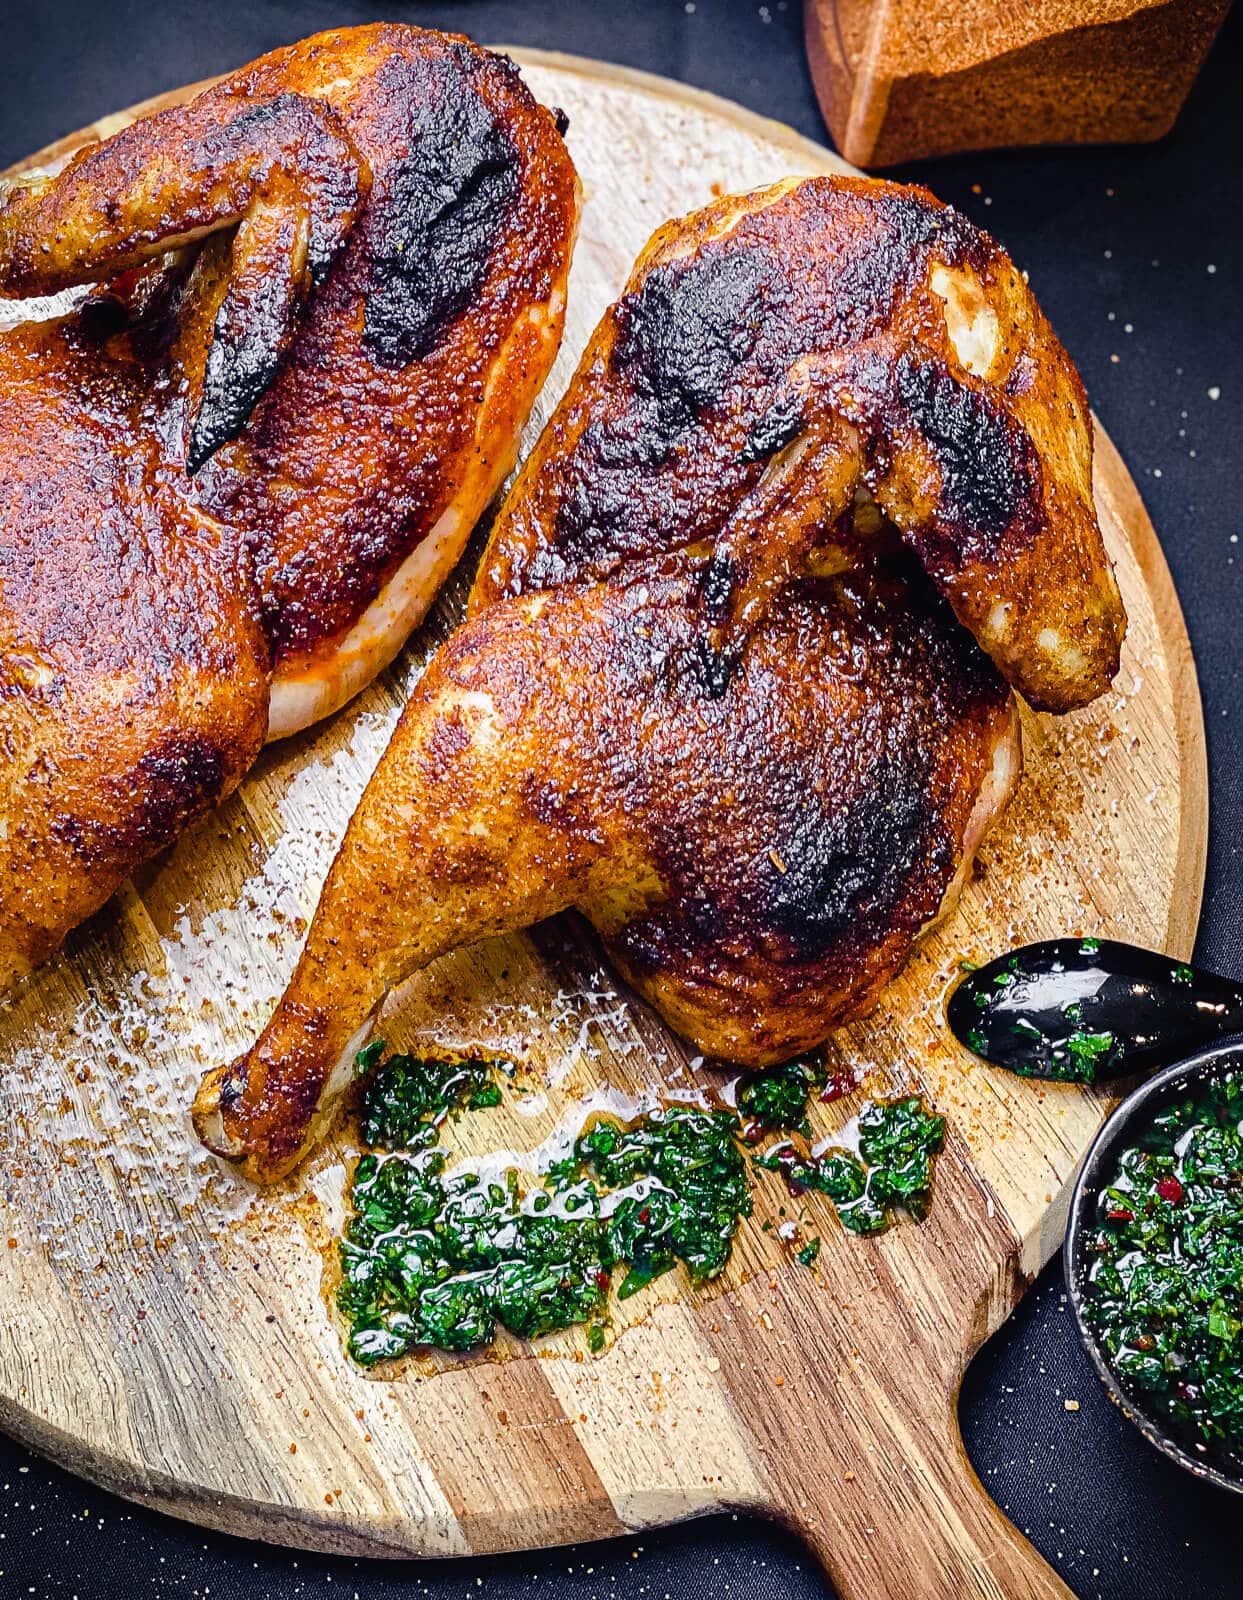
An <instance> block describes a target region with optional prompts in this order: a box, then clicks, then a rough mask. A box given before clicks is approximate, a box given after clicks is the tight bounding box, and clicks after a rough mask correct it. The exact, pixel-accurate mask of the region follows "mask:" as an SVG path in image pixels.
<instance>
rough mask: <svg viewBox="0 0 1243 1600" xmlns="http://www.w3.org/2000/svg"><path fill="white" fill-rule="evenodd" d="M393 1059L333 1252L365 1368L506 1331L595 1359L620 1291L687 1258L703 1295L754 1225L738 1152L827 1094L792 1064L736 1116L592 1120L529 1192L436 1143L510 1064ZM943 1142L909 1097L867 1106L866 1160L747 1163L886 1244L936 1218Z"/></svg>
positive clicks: (810, 1065)
mask: <svg viewBox="0 0 1243 1600" xmlns="http://www.w3.org/2000/svg"><path fill="white" fill-rule="evenodd" d="M382 1054H383V1046H382V1045H380V1046H376V1045H371V1046H368V1048H367V1050H366V1051H364V1052H363V1053H362V1054H361V1055H360V1057H359V1062H358V1065H359V1071H360V1072H362V1073H368V1074H370V1076H369V1081H368V1083H367V1085H366V1088H365V1091H364V1095H363V1105H362V1115H361V1131H362V1135H363V1139H364V1141H365V1142H366V1144H367V1145H369V1146H370V1147H371V1149H370V1151H369V1152H368V1153H367V1154H365V1155H363V1156H362V1157H361V1158H360V1159H359V1162H358V1165H357V1168H356V1169H355V1173H354V1177H353V1181H352V1184H351V1188H350V1196H349V1198H350V1202H351V1215H350V1218H349V1221H348V1223H347V1225H346V1229H345V1236H344V1238H343V1239H342V1240H341V1241H340V1245H339V1250H340V1265H341V1275H340V1282H339V1285H338V1290H337V1303H338V1305H339V1307H340V1310H341V1312H342V1314H343V1316H344V1317H345V1320H346V1323H347V1325H348V1328H349V1333H348V1348H349V1353H350V1355H351V1356H352V1357H353V1358H354V1359H355V1360H356V1361H358V1362H360V1363H361V1364H363V1365H364V1366H370V1365H374V1364H375V1363H376V1362H379V1361H384V1360H389V1359H391V1358H393V1357H395V1356H399V1355H402V1354H404V1353H405V1352H406V1351H408V1350H411V1349H414V1348H416V1347H421V1346H439V1347H440V1348H442V1349H446V1350H470V1349H474V1348H476V1347H478V1346H480V1345H485V1344H487V1343H489V1342H490V1341H491V1339H492V1338H493V1337H494V1334H495V1331H496V1329H497V1327H498V1326H500V1327H505V1328H508V1329H509V1330H510V1331H511V1332H512V1333H514V1334H517V1335H518V1336H519V1337H521V1338H533V1337H535V1336H537V1335H539V1334H543V1333H550V1332H552V1331H554V1330H556V1329H560V1328H566V1327H570V1326H571V1325H573V1324H584V1325H585V1326H586V1333H587V1342H588V1345H589V1347H590V1348H591V1349H593V1350H597V1349H600V1348H601V1347H602V1346H603V1344H604V1342H605V1339H606V1336H607V1335H606V1329H607V1326H608V1301H609V1291H610V1289H611V1288H613V1287H614V1284H616V1287H617V1294H618V1298H619V1299H625V1298H627V1297H628V1296H630V1295H632V1294H634V1293H636V1292H637V1291H638V1290H640V1289H642V1288H643V1287H644V1286H645V1285H646V1284H649V1283H651V1282H652V1281H653V1279H655V1278H658V1277H660V1276H662V1275H663V1274H664V1273H666V1272H669V1271H671V1270H673V1268H674V1267H675V1266H676V1265H677V1264H678V1262H681V1263H683V1264H684V1266H685V1267H686V1270H687V1272H688V1274H689V1276H690V1278H691V1281H692V1282H694V1283H703V1282H706V1281H708V1280H709V1279H712V1278H715V1277H718V1276H719V1275H720V1274H721V1273H722V1272H723V1271H724V1270H725V1267H726V1264H727V1263H728V1261H729V1258H730V1253H731V1250H732V1248H733V1242H734V1237H735V1235H736V1234H737V1231H738V1228H739V1226H740V1225H741V1223H742V1220H743V1218H744V1217H747V1216H750V1214H751V1205H752V1201H751V1187H750V1179H749V1176H748V1162H747V1159H746V1157H745V1156H744V1154H743V1151H742V1148H741V1145H740V1141H742V1140H744V1139H745V1140H747V1141H749V1142H754V1141H755V1139H756V1138H758V1137H761V1136H762V1134H763V1133H764V1132H770V1131H774V1130H782V1129H791V1130H796V1131H801V1132H804V1133H805V1132H806V1131H807V1130H808V1122H807V1103H808V1099H809V1097H810V1096H811V1095H812V1094H813V1093H815V1092H817V1091H819V1090H821V1089H823V1088H824V1086H825V1083H826V1074H825V1073H824V1071H823V1069H821V1068H820V1067H818V1066H817V1064H816V1063H814V1062H806V1061H800V1062H790V1063H786V1064H785V1065H784V1066H781V1067H776V1068H772V1069H769V1071H767V1072H764V1073H753V1074H749V1075H748V1076H747V1077H746V1078H745V1079H743V1080H742V1081H741V1084H740V1086H739V1089H738V1091H737V1101H736V1103H737V1110H736V1111H735V1110H733V1109H730V1108H728V1107H721V1108H719V1109H703V1108H701V1107H698V1106H691V1105H682V1104H673V1105H668V1106H665V1107H663V1108H660V1109H658V1110H655V1111H652V1112H650V1113H648V1114H647V1115H646V1116H642V1117H639V1118H637V1119H636V1120H634V1121H632V1122H623V1121H621V1120H619V1119H617V1118H615V1117H611V1116H598V1117H596V1118H595V1119H594V1120H593V1121H592V1122H591V1123H590V1125H589V1126H588V1127H587V1128H586V1129H585V1130H584V1132H583V1133H582V1134H581V1135H580V1136H579V1138H578V1139H577V1140H576V1142H575V1144H574V1148H573V1150H572V1152H571V1153H570V1155H568V1156H567V1157H566V1158H565V1159H564V1160H562V1161H560V1162H558V1163H556V1164H555V1165H554V1166H553V1167H552V1168H550V1170H549V1171H548V1172H547V1173H546V1174H545V1175H544V1177H543V1178H542V1179H536V1180H533V1181H532V1182H531V1183H530V1184H529V1186H527V1187H524V1186H523V1184H522V1182H521V1181H520V1179H519V1175H518V1173H517V1172H514V1171H509V1172H506V1173H505V1174H504V1175H503V1177H502V1178H500V1179H499V1180H497V1179H484V1178H482V1177H480V1176H479V1175H478V1174H477V1173H474V1172H470V1171H461V1172H452V1171H450V1170H448V1157H447V1155H446V1153H445V1152H444V1150H443V1149H441V1148H440V1147H439V1140H440V1134H441V1131H442V1130H443V1128H444V1126H445V1124H446V1122H447V1121H448V1120H449V1119H450V1118H451V1117H453V1116H456V1115H457V1114H459V1113H460V1112H462V1111H465V1110H474V1109H478V1108H480V1107H484V1106H492V1105H496V1104H497V1103H498V1102H499V1100H500V1097H501V1091H500V1088H499V1085H498V1084H497V1083H496V1072H497V1070H498V1069H502V1070H503V1069H504V1067H505V1064H504V1063H497V1062H488V1061H474V1060H465V1061H441V1060H420V1059H417V1058H414V1057H411V1056H403V1055H395V1056H390V1057H389V1058H388V1059H387V1060H386V1061H384V1062H383V1063H382V1064H381V1057H382ZM944 1131H945V1123H944V1119H943V1118H941V1117H933V1116H931V1115H930V1114H929V1113H928V1112H927V1110H926V1109H925V1108H924V1106H923V1102H922V1101H921V1100H920V1098H919V1097H918V1096H907V1097H905V1098H903V1099H900V1100H894V1101H889V1102H886V1101H874V1102H869V1103H868V1105H866V1106H865V1107H864V1109H863V1111H862V1112H861V1113H860V1116H859V1118H858V1145H859V1155H858V1156H856V1155H854V1154H853V1153H851V1152H848V1151H845V1150H841V1151H826V1152H824V1153H822V1154H821V1155H819V1156H817V1157H807V1158H799V1157H797V1156H796V1155H795V1154H794V1153H793V1147H792V1146H790V1145H788V1144H786V1145H782V1146H779V1147H778V1148H777V1150H775V1151H773V1152H771V1153H770V1155H768V1156H759V1157H754V1158H753V1159H754V1161H755V1162H756V1163H757V1164H758V1165H760V1166H764V1167H771V1168H773V1169H774V1170H777V1171H780V1172H782V1173H784V1174H785V1176H786V1178H787V1181H788V1182H790V1183H791V1186H792V1188H793V1187H794V1185H795V1184H796V1183H797V1185H798V1187H799V1188H800V1189H818V1190H821V1191H823V1192H824V1193H826V1194H829V1195H830V1197H831V1198H832V1199H833V1200H834V1203H835V1205H836V1206H837V1208H838V1214H839V1216H840V1217H841V1219H842V1222H843V1224H844V1225H845V1226H846V1227H847V1228H848V1229H849V1230H850V1231H852V1232H855V1233H875V1232H879V1231H880V1230H881V1229H882V1228H884V1227H886V1226H888V1224H889V1222H890V1221H891V1220H892V1211H893V1208H895V1207H899V1206H900V1207H902V1208H904V1209H905V1210H907V1211H908V1212H909V1213H910V1214H911V1215H912V1216H913V1217H916V1218H919V1217H922V1216H923V1214H924V1213H925V1212H926V1210H927V1205H928V1200H929V1196H930V1192H931V1182H932V1156H933V1154H934V1153H935V1151H936V1150H938V1149H939V1148H940V1145H941V1142H942V1140H943V1138H944ZM785 1151H790V1152H791V1155H790V1159H789V1161H788V1162H787V1159H786V1157H785V1155H784V1154H783V1152H785ZM796 1163H801V1164H798V1165H797V1168H796V1169H795V1164H796ZM819 1250H820V1241H819V1239H818V1238H817V1239H814V1240H812V1241H811V1242H810V1243H809V1244H807V1245H806V1246H805V1247H804V1248H803V1249H802V1250H800V1251H799V1252H798V1259H799V1260H800V1261H802V1262H803V1264H804V1265H805V1266H808V1267H810V1266H812V1265H813V1263H814V1262H815V1260H816V1257H817V1254H818V1252H819Z"/></svg>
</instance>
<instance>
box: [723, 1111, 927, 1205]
mask: <svg viewBox="0 0 1243 1600" xmlns="http://www.w3.org/2000/svg"><path fill="white" fill-rule="evenodd" d="M856 1128H857V1138H858V1153H857V1154H856V1153H855V1152H854V1151H853V1150H848V1149H846V1148H845V1147H844V1146H841V1145H828V1146H826V1147H825V1148H823V1149H821V1150H819V1151H817V1152H816V1153H815V1154H811V1155H807V1156H803V1155H800V1154H799V1152H798V1151H797V1150H796V1149H795V1147H794V1145H793V1144H791V1143H789V1142H788V1141H787V1142H785V1143H783V1144H778V1145H775V1146H774V1147H773V1149H771V1150H769V1151H767V1152H766V1153H765V1154H764V1155H762V1156H756V1157H755V1158H754V1159H755V1164H756V1166H759V1167H764V1168H765V1169H766V1170H767V1171H769V1172H779V1173H780V1174H781V1175H782V1177H784V1178H785V1180H786V1184H787V1186H788V1187H789V1190H790V1193H791V1194H796V1195H797V1194H803V1193H805V1192H806V1191H807V1190H809V1189H813V1190H818V1191H819V1192H820V1193H821V1194H826V1195H828V1197H829V1199H830V1200H832V1202H833V1205H834V1208H835V1209H836V1211H837V1215H838V1218H839V1219H840V1221H841V1224H842V1226H843V1227H844V1228H846V1229H847V1230H848V1231H849V1232H851V1233H883V1232H884V1230H885V1229H886V1228H888V1227H890V1226H892V1224H893V1222H894V1221H895V1212H897V1211H899V1210H901V1211H905V1212H906V1213H907V1214H908V1215H909V1216H911V1217H913V1218H914V1219H915V1220H916V1221H917V1222H918V1221H922V1220H923V1218H924V1217H925V1216H927V1214H928V1208H929V1206H930V1205H931V1203H932V1163H933V1158H934V1157H935V1156H936V1155H937V1154H938V1153H939V1152H940V1150H941V1148H942V1146H943V1145H944V1143H945V1118H944V1117H938V1116H934V1115H933V1114H932V1113H931V1112H930V1111H929V1110H928V1108H927V1106H926V1105H925V1104H924V1102H923V1098H922V1097H921V1096H920V1095H917V1094H916V1095H904V1096H901V1097H900V1098H898V1099H894V1100H869V1101H868V1102H867V1104H866V1105H865V1106H864V1107H863V1109H862V1111H860V1113H859V1117H858V1121H857V1124H856Z"/></svg>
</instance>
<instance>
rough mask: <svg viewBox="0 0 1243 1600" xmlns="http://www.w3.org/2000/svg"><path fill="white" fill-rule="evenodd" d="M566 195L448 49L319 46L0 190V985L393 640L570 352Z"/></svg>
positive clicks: (543, 124) (506, 69)
mask: <svg viewBox="0 0 1243 1600" xmlns="http://www.w3.org/2000/svg"><path fill="white" fill-rule="evenodd" d="M577 206H578V193H577V181H576V178H575V174H574V170H573V166H572V164H571V162H570V159H569V156H568V153H567V151H566V149H565V145H564V142H563V140H562V138H561V132H560V129H559V128H558V125H557V119H556V118H555V117H554V114H553V113H552V112H550V111H548V110H546V109H544V108H542V107H540V106H538V105H537V104H536V103H535V101H534V100H533V99H532V98H531V96H530V94H529V93H528V91H527V90H526V88H525V87H524V85H523V84H522V81H521V79H520V78H519V76H518V73H517V70H516V68H515V67H514V66H513V65H512V63H510V62H508V61H507V60H505V59H504V58H502V57H499V56H496V55H493V54H490V53H489V52H487V51H484V50H481V49H478V48H477V47H476V46H474V45H472V44H470V43H469V42H468V41H466V40H464V39H458V38H451V37H448V36H445V35H442V34H437V33H432V32H427V31H424V30H421V29H417V28H409V27H399V26H375V27H365V28H356V29H348V30H343V31H339V32H334V33H326V34H321V35H318V36H317V37H315V38H312V39H308V40H306V41H305V42H303V43H302V44H299V45H295V46H293V47H291V48H289V49H285V50H278V51H275V52H273V53H272V54H271V55H269V56H265V57H264V58H263V59H262V60H260V61H257V62H255V63H254V64H252V65H251V66H249V67H246V68H244V69H242V70H241V71H240V72H237V73H234V74H233V75H232V76H231V77H229V78H226V79H224V80H223V81H221V82H220V83H218V84H216V85H215V86H213V87H212V88H209V89H208V90H207V91H206V92H204V93H203V94H201V95H200V96H199V97H198V98H197V99H195V100H194V101H192V102H191V103H189V104H188V105H186V106H182V107H178V108H175V109H172V110H168V111H164V112H161V113H160V114H158V115H156V116H152V117H148V118H145V119H143V120H141V121H139V122H136V123H134V124H133V125H131V126H130V127H128V128H126V129H125V130H124V131H122V132H121V133H118V134H117V135H116V136H115V137H113V138H111V139H109V140H107V141H106V142H104V143H103V144H100V145H97V146H94V147H89V148H87V149H85V150H83V151H82V152H80V153H79V154H78V155H76V156H75V157H74V158H73V159H72V160H71V161H70V162H69V164H68V165H67V166H66V167H65V168H64V169H63V170H62V171H61V172H59V173H58V174H57V175H55V176H52V177H40V178H36V179H33V180H26V181H22V182H19V183H16V184H13V185H10V186H9V187H8V189H7V190H4V191H0V296H7V297H26V296H41V295H48V294H53V293H57V292H59V291H62V290H65V289H67V288H71V287H72V286H74V285H80V284H93V285H99V286H100V287H98V288H96V289H95V290H94V291H92V292H90V293H88V294H86V295H85V297H84V298H81V300H80V303H79V304H78V305H77V306H75V308H74V309H72V310H71V311H70V312H69V313H68V314H62V315H60V316H56V317H53V318H45V319H44V320H34V319H33V318H32V319H28V320H25V321H18V322H17V323H16V325H15V326H11V327H9V328H8V329H7V330H6V331H0V438H2V439H3V440H4V446H3V449H2V450H0V991H3V989H4V988H5V987H7V986H8V985H9V984H10V983H11V982H12V981H13V980H14V979H15V978H16V977H18V976H19V975H20V974H22V973H23V972H25V971H27V970H28V969H29V968H30V967H31V966H32V965H34V964H35V963H37V962H38V961H40V960H42V959H43V958H44V957H46V956H47V955H48V954H49V953H50V952H51V951H52V950H53V949H55V947H56V946H57V945H58V944H59V942H60V941H61V940H62V939H63V938H64V936H65V934H66V933H67V932H68V931H69V930H70V929H71V928H72V927H74V926H75V925H76V924H77V923H78V922H80V921H81V920H82V919H83V918H84V917H86V916H88V915H90V914H91V913H92V912H93V911H95V910H96V909H97V908H98V907H99V906H101V905H102V904H103V903H104V902H105V901H106V900H107V899H108V898H109V896H110V895H111V894H112V893H113V891H114V890H115V889H116V888H117V887H118V885H119V884H120V883H121V882H122V881H123V880H124V879H125V878H126V877H127V876H128V875H129V874H130V873H131V872H132V871H133V869H134V868H135V867H136V866H138V865H139V864H140V863H141V862H142V861H144V860H146V859H147V858H149V857H150V856H151V855H153V854H154V853H155V852H156V851H158V850H159V849H160V848H162V847H163V846H164V845H165V844H167V843H168V842H169V841H170V840H171V839H172V838H173V837H174V836H175V835H176V833H177V831H178V830H179V829H180V828H181V827H182V826H183V825H184V824H185V822H186V821H187V820H188V819H189V818H191V817H192V816H194V815H195V814H196V813H198V812H201V811H202V810H204V809H205V808H207V807H209V806H211V805H213V804H215V803H216V802H218V801H219V800H220V799H221V798H222V797H223V796H224V795H226V794H227V793H228V792H229V791H230V790H231V789H232V788H233V787H234V786H235V785H236V784H237V782H238V781H239V780H240V778H241V777H242V775H243V774H244V773H245V771H246V769H247V767H248V766H249V765H250V763H251V762H252V761H253V760H254V758H255V755H256V754H257V752H258V750H259V749H260V747H261V746H262V744H263V742H264V739H265V738H274V737H276V736H278V735H282V734H287V733H291V732H293V731H295V730H297V729H300V728H303V727H305V726H306V725H308V724H309V723H311V722H313V721H315V720H316V719H317V718H320V717H322V716H325V715H327V714H328V713H330V712H331V711H333V710H335V709H336V708H337V707H338V706H340V705H341V704H343V703H344V702H345V701H346V700H348V699H349V698H350V697H351V696H352V695H353V694H355V693H356V692H357V691H358V690H359V689H360V688H362V687H363V685H364V684H365V683H366V682H367V681H368V680H369V679H370V678H371V677H372V676H373V675H374V674H375V673H376V672H377V671H379V670H380V669H381V668H382V667H384V666H385V665H386V664H387V663H388V662H389V661H390V660H391V659H392V657H393V656H394V655H395V653H396V652H397V650H398V649H399V648H400V646H401V644H402V642H403V641H404V639H405V638H406V636H407V635H408V633H409V632H410V630H411V628H413V627H414V626H415V624H416V623H418V622H419V621H420V620H421V618H422V616H423V614H424V612H425V611H426V609H427V606H428V605H429V604H430V602H431V599H432V597H433V596H434V594H435V592H436V590H437V588H438V587H439V585H440V583H441V582H442V581H443V579H444V577H445V575H446V574H447V572H448V571H449V569H450V568H451V567H452V566H453V564H454V563H455V562H456V560H457V559H458V557H459V556H460V554H461V551H462V549H463V547H464V545H465V542H466V539H467V537H468V535H469V533H470V529H471V527H472V526H473V524H474V523H475V521H476V520H477V518H478V516H479V514H480V512H481V511H482V510H483V508H484V507H485V505H486V504H487V502H488V501H489V499H490V498H491V497H492V495H493V494H494V493H495V492H496V490H497V488H498V487H499V486H500V484H501V482H502V481H503V479H504V477H505V476H506V474H507V473H508V472H509V471H510V469H511V467H512V465H513V462H514V459H515V455H516V451H517V443H518V437H519V434H520V432H521V429H522V426H523V424H524V423H525V421H526V419H527V416H528V415H529V412H530V408H531V406H532V404H533V402H534V399H535V396H536V395H537V393H538V391H539V389H540V386H541V384H542V383H543V380H544V378H545V377H546V375H547V373H548V370H549V367H550V366H551V364H552V361H553V358H554V356H555V354H556V350H557V347H558V344H559V341H560V337H561V331H562V326H563V313H564V301H565V284H566V278H567V275H568V270H569V261H570V254H571V250H572V247H573V236H574V230H575V226H576V220H577Z"/></svg>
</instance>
